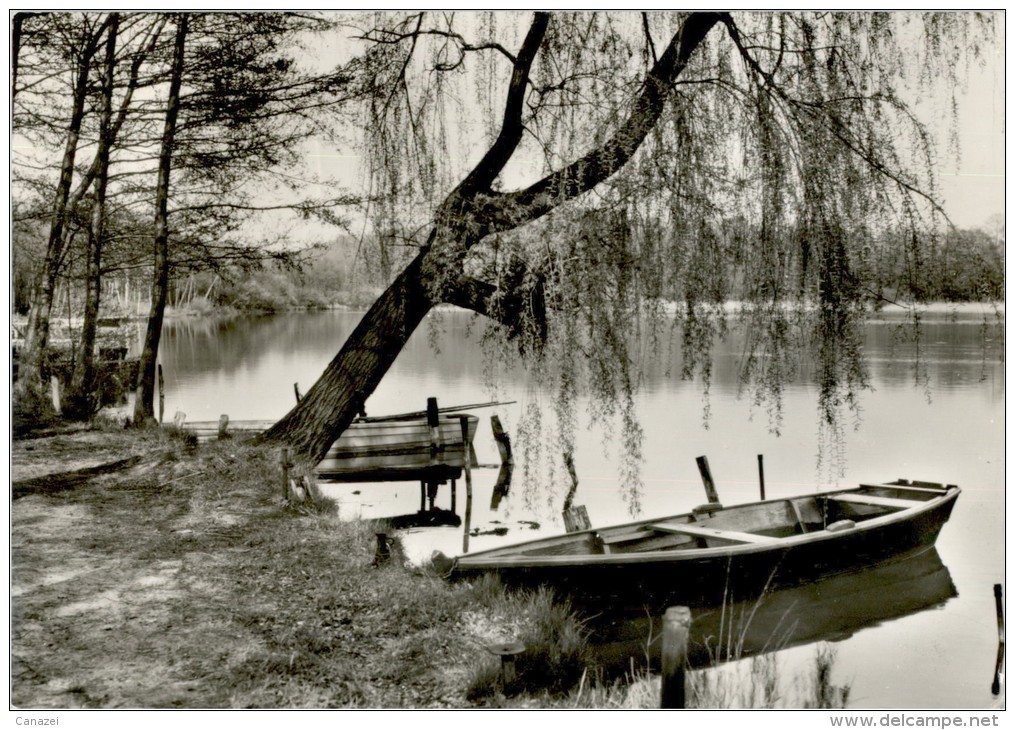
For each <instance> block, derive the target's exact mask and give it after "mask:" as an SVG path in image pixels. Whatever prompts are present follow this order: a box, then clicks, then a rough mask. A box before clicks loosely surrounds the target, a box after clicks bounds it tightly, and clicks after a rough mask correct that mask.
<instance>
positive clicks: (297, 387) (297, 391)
mask: <svg viewBox="0 0 1015 730" xmlns="http://www.w3.org/2000/svg"><path fill="white" fill-rule="evenodd" d="M293 392H294V393H295V394H296V402H297V403H299V402H300V400H301V399H302V398H303V396H302V395H300V384H299V383H293Z"/></svg>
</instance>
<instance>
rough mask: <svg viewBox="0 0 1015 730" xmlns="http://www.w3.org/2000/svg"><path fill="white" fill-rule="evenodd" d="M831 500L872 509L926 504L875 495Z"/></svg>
mask: <svg viewBox="0 0 1015 730" xmlns="http://www.w3.org/2000/svg"><path fill="white" fill-rule="evenodd" d="M829 499H831V500H834V501H836V502H848V503H849V504H866V505H870V506H872V507H892V508H894V509H909V508H910V507H916V506H917V505H921V504H926V502H925V501H924V500H922V499H898V498H896V497H875V496H874V495H873V494H837V495H835V496H834V497H829Z"/></svg>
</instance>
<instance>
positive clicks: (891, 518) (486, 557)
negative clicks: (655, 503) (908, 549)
mask: <svg viewBox="0 0 1015 730" xmlns="http://www.w3.org/2000/svg"><path fill="white" fill-rule="evenodd" d="M893 486H899V485H892V484H878V485H874V484H866V485H863V486H860V487H855V488H853V489H837V490H834V491H829V492H818V493H815V494H813V495H797V496H796V497H787V498H782V499H769V500H758V501H755V502H744V503H743V504H737V505H732V506H730V507H728V508H726V509H725V510H723V511H727V510H735V509H738V508H740V507H750V506H753V505H758V504H766V503H771V502H776V501H788V500H792V499H798V498H800V497H808V498H810V497H813V498H815V499H820V498H823V497H824V498H829V497H834V496H835V495H837V494H848V493H856V492H860V491H862V490H864V489H869V488H878V489H881V488H889V489H890V488H891V487H893ZM961 492H962V489H961V488H959V487H957V486H955V485H949V486H948V487H946V488H945V491H944V492H942V493H941V494H940V495H938V496H936V497H933V498H931V499H928V500H925V501H922V502H915V503H914V505H913V506H912V507H908V508H906V509H900V510H896V511H894V512H889V513H887V514H883V515H879V516H877V517H872V518H871V519H869V520H863V521H861V522H857V523H856V525H855V527H853V528H852V529H850V530H848V531H833V532H829V531H828V530H827V529H825V530H820V531H816V532H806V533H802V534H799V535H790V536H789V537H782V538H775V539H774V540H772V541H771V542H766V543H745V544H739V545H721V546H716V547H706V548H687V549H682V550H673V549H666V550H647V551H645V552H639V553H603V554H594V555H593V554H581V555H508V556H490V553H494V552H501V551H505V550H517V549H522V548H525V547H526V546H530V547H531V546H533V545H536V544H537V543H540V542H550V541H556V540H559V539H560V538H561V537H571V536H574V537H578V536H580V535H590V534H595V533H598V532H602V531H606V530H610V529H612V528H618V527H638V526H644V525H651V524H653V523H658V522H664V521H666V520H672V519H675V518H677V517H686V516H688V515H690V514H692V513H691V512H683V513H680V514H676V515H669V516H667V517H655V518H651V519H648V520H638V521H636V522H623V523H618V524H616V525H608V526H604V527H598V528H591V529H588V530H579V531H576V532H571V533H566V534H565V535H555V536H550V537H545V538H539V539H537V540H530V541H526V542H520V543H515V544H514V545H505V546H502V547H496V548H490V549H489V550H484V551H481V552H477V553H472V554H465V555H460V556H458V557H456V558H455V561H456V569H458V568H461V569H463V570H485V569H492V568H528V567H532V568H539V567H554V566H583V565H624V564H632V563H657V562H684V561H691V560H698V559H701V558H715V557H724V556H731V557H732V556H741V555H749V554H755V553H766V552H778V551H780V550H784V549H787V548H793V547H798V546H801V545H809V544H815V543H822V542H827V541H829V540H840V539H843V538H845V537H848V536H850V535H856V534H860V533H864V532H870V531H872V530H876V529H878V528H880V527H884V526H886V525H893V524H897V523H902V522H908V521H909V520H912V519H914V518H916V517H917V516H919V515H920V514H923V513H924V512H930V511H933V510H935V509H938V508H940V507H941V506H942V505H944V504H945V503H947V502H949V501H954V500H955V499H957V498H958V496H959V494H960V493H961Z"/></svg>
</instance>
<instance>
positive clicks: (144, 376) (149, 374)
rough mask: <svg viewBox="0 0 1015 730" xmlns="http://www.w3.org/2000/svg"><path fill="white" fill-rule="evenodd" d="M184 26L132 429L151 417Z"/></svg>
mask: <svg viewBox="0 0 1015 730" xmlns="http://www.w3.org/2000/svg"><path fill="white" fill-rule="evenodd" d="M187 24H188V18H187V14H186V13H183V14H182V15H181V16H180V24H179V26H178V27H177V30H176V45H175V53H174V58H173V75H172V78H171V79H170V82H169V100H168V104H167V106H166V123H165V128H164V131H163V133H162V150H161V152H160V153H159V180H158V184H157V186H156V188H155V275H154V279H153V282H152V304H151V310H150V312H149V315H148V329H147V330H146V332H145V340H144V347H143V348H142V349H141V358H140V362H139V363H138V373H137V385H136V387H135V400H134V416H133V422H134V425H136V426H139V425H142V424H144V423H145V422H147V421H151V420H153V419H154V418H155V406H154V400H155V368H156V362H157V360H158V356H159V342H160V341H161V339H162V319H163V317H164V316H165V313H166V291H167V289H168V288H169V177H170V172H171V169H172V161H173V140H174V139H175V137H176V118H177V115H178V114H179V111H180V86H181V85H182V81H183V62H184V50H185V47H186V39H187Z"/></svg>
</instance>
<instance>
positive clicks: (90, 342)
mask: <svg viewBox="0 0 1015 730" xmlns="http://www.w3.org/2000/svg"><path fill="white" fill-rule="evenodd" d="M119 27H120V14H119V13H111V14H110V22H109V35H108V37H107V38H106V62H105V78H104V79H103V86H102V112H101V117H100V119H99V146H98V150H97V151H96V153H95V159H96V164H97V167H98V173H97V175H96V178H95V203H94V205H93V206H92V220H91V226H90V227H89V230H88V253H89V256H88V272H87V276H86V281H85V313H84V320H83V322H82V325H81V351H80V354H79V357H78V361H77V362H76V363H75V366H74V375H73V377H72V378H71V385H70V388H69V392H68V406H69V409H70V412H71V413H72V414H73V415H77V416H79V417H82V418H87V417H88V416H90V415H91V412H92V408H93V406H94V398H93V397H92V391H93V388H94V383H95V335H96V331H97V329H98V318H99V303H100V298H101V295H102V245H103V239H104V238H105V235H106V234H105V223H106V188H107V183H108V181H109V153H110V149H111V147H112V143H113V140H112V123H113V73H114V71H115V70H116V35H117V32H118V30H119Z"/></svg>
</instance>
